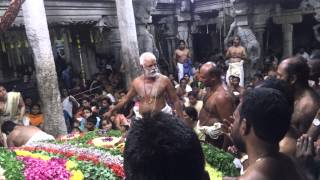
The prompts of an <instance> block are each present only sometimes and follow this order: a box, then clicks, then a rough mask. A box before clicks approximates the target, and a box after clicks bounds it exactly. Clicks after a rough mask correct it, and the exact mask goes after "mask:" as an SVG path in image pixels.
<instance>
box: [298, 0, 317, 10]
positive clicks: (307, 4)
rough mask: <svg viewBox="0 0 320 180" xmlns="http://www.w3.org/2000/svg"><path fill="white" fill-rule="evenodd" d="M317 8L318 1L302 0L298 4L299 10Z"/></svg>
mask: <svg viewBox="0 0 320 180" xmlns="http://www.w3.org/2000/svg"><path fill="white" fill-rule="evenodd" d="M319 7H320V1H319V0H303V1H302V2H301V4H300V8H301V9H309V8H319Z"/></svg>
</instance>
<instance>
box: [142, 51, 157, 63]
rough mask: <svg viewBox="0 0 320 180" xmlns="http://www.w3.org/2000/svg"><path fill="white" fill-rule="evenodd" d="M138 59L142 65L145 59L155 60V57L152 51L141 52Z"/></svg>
mask: <svg viewBox="0 0 320 180" xmlns="http://www.w3.org/2000/svg"><path fill="white" fill-rule="evenodd" d="M139 60H140V65H141V66H144V65H145V62H146V61H157V58H156V56H155V55H154V54H153V53H151V52H145V53H143V54H141V56H140V58H139Z"/></svg>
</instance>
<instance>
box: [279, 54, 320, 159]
mask: <svg viewBox="0 0 320 180" xmlns="http://www.w3.org/2000/svg"><path fill="white" fill-rule="evenodd" d="M309 71H310V70H309V67H308V65H307V62H306V61H305V60H304V59H303V58H302V57H299V56H298V57H291V58H288V59H285V60H283V61H282V62H281V63H280V64H279V66H278V69H277V78H278V79H281V80H284V81H286V82H287V83H288V84H289V85H290V87H291V88H292V90H293V94H294V112H293V114H292V118H291V125H292V128H291V130H290V131H289V132H288V133H289V134H290V132H294V131H297V133H298V134H297V135H298V136H296V137H292V136H291V137H290V135H289V134H287V135H286V138H285V139H284V140H283V141H281V144H282V145H281V147H283V148H285V149H284V150H282V152H284V153H289V154H294V152H295V143H287V142H291V141H292V140H295V141H296V140H297V138H298V137H300V136H301V135H302V134H303V133H306V132H307V130H308V129H309V127H310V126H311V123H312V121H313V119H314V117H315V115H316V113H317V111H318V109H319V107H320V98H319V96H318V95H317V94H316V92H315V91H314V90H313V89H312V88H310V87H309V85H308V78H309ZM292 134H293V133H292ZM289 137H290V138H289ZM292 138H294V139H292ZM281 149H282V148H281Z"/></svg>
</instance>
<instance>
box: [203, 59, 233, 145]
mask: <svg viewBox="0 0 320 180" xmlns="http://www.w3.org/2000/svg"><path fill="white" fill-rule="evenodd" d="M199 78H200V81H201V82H203V84H204V85H205V86H206V87H208V91H207V95H206V96H205V98H204V100H203V108H202V109H201V111H200V114H199V121H200V124H199V125H200V127H213V126H215V124H216V123H223V121H224V120H228V121H230V122H232V119H231V118H230V117H231V115H232V113H233V111H234V109H235V105H234V101H233V98H232V95H231V93H230V92H229V91H228V90H227V89H226V87H224V85H223V83H222V80H221V71H220V69H218V68H217V66H216V65H215V64H214V63H212V62H208V63H206V64H204V65H202V67H201V68H200V74H199ZM217 128H218V129H219V126H218V127H217ZM204 133H205V134H206V135H207V136H206V141H208V142H210V143H212V144H213V145H215V146H217V147H219V148H222V147H223V146H224V145H223V143H224V137H223V136H222V134H220V136H218V137H212V136H211V135H210V134H211V133H210V132H204ZM214 134H216V133H214Z"/></svg>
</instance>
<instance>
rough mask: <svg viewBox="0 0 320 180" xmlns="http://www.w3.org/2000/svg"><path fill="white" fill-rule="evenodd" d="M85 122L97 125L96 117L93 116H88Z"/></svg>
mask: <svg viewBox="0 0 320 180" xmlns="http://www.w3.org/2000/svg"><path fill="white" fill-rule="evenodd" d="M87 122H90V123H92V124H94V125H96V124H97V116H95V115H91V116H89V117H88V119H87Z"/></svg>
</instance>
